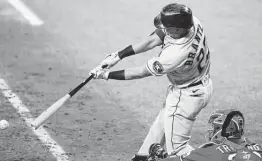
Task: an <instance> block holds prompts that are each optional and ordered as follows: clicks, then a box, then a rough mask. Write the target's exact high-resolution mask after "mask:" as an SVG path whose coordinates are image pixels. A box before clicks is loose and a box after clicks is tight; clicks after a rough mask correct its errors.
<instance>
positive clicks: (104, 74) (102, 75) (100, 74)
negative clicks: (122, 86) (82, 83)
mask: <svg viewBox="0 0 262 161" xmlns="http://www.w3.org/2000/svg"><path fill="white" fill-rule="evenodd" d="M108 74H109V72H108V71H105V70H104V69H102V68H101V66H98V67H96V68H94V69H92V70H91V71H90V72H89V75H94V77H93V79H105V80H108Z"/></svg>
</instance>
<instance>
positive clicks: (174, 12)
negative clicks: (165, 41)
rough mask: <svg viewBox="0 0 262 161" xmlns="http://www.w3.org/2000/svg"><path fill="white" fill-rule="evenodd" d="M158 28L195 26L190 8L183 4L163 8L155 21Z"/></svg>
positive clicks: (187, 27)
mask: <svg viewBox="0 0 262 161" xmlns="http://www.w3.org/2000/svg"><path fill="white" fill-rule="evenodd" d="M154 25H155V26H156V28H167V27H176V28H185V29H189V28H191V27H192V26H193V16H192V11H191V9H190V8H188V7H187V6H185V5H183V4H179V3H171V4H169V5H167V6H165V7H163V9H162V11H161V12H160V14H159V15H158V16H156V17H155V19H154Z"/></svg>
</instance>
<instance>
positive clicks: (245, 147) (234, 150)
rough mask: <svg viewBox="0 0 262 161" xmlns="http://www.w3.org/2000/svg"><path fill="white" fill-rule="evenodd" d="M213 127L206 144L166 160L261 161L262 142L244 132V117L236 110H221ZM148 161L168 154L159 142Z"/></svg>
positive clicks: (154, 145) (213, 122)
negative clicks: (248, 136)
mask: <svg viewBox="0 0 262 161" xmlns="http://www.w3.org/2000/svg"><path fill="white" fill-rule="evenodd" d="M209 124H210V125H212V129H210V130H207V135H206V136H207V141H208V142H207V143H205V144H203V145H201V146H200V147H199V148H197V149H195V150H193V151H191V152H189V153H187V154H185V155H182V156H180V157H173V158H172V156H169V158H166V159H164V160H163V161H262V147H261V145H259V144H257V143H255V142H252V141H250V140H249V139H247V138H246V137H244V136H243V134H244V126H245V119H244V116H243V114H242V113H241V112H240V111H237V110H232V109H231V110H218V111H216V112H215V113H214V114H212V115H211V116H210V118H209ZM149 153H150V154H151V155H150V156H151V157H150V158H149V159H148V160H159V159H162V158H165V157H166V156H167V155H166V153H165V152H164V150H163V148H162V147H161V146H160V145H157V144H153V145H152V146H151V149H150V150H149Z"/></svg>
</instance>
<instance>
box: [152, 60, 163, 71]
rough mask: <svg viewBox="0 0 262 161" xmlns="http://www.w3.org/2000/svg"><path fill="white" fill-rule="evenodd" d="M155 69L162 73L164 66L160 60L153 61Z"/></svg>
mask: <svg viewBox="0 0 262 161" xmlns="http://www.w3.org/2000/svg"><path fill="white" fill-rule="evenodd" d="M153 69H154V71H155V72H157V73H162V72H163V71H164V67H163V66H162V65H161V64H160V63H159V62H158V61H155V62H154V63H153Z"/></svg>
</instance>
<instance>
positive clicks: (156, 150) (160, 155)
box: [147, 143, 168, 161]
mask: <svg viewBox="0 0 262 161" xmlns="http://www.w3.org/2000/svg"><path fill="white" fill-rule="evenodd" d="M167 156H168V154H167V153H166V151H165V149H164V148H163V147H162V146H161V145H160V144H159V143H154V144H152V145H151V146H150V147H149V157H148V159H147V160H148V161H157V160H159V159H164V158H166V157H167Z"/></svg>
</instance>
